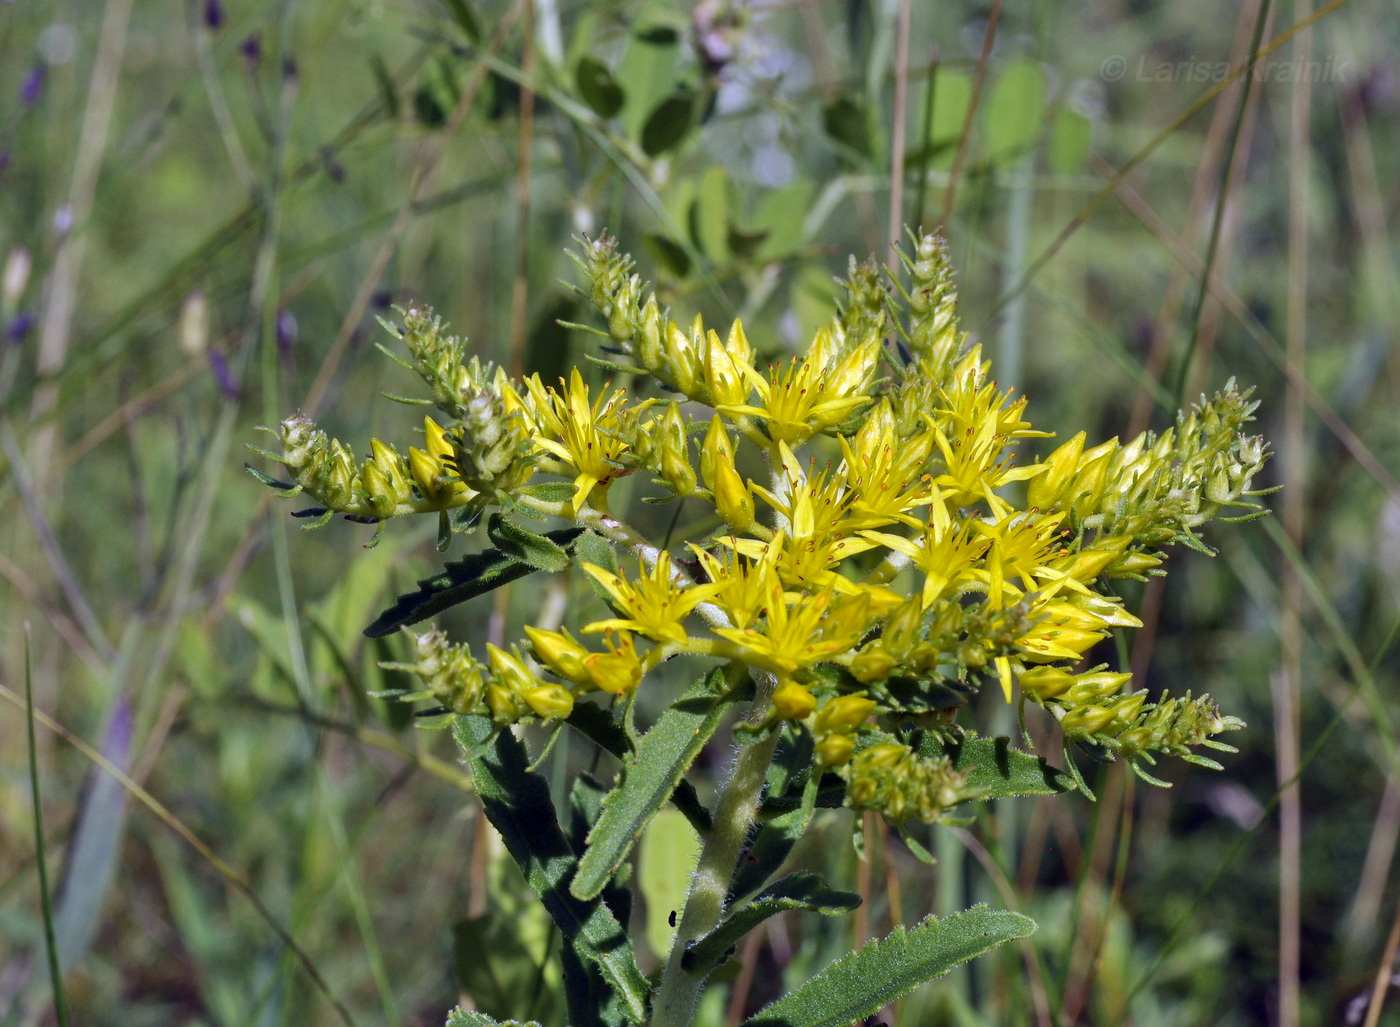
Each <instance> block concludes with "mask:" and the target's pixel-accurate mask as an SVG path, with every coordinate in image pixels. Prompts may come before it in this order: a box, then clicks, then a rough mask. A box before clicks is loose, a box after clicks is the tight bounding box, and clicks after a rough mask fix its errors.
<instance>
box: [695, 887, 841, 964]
mask: <svg viewBox="0 0 1400 1027" xmlns="http://www.w3.org/2000/svg"><path fill="white" fill-rule="evenodd" d="M860 902H861V899H860V896H859V895H857V894H856V893H855V892H849V891H836V890H835V889H832V888H828V887H827V886H826V883H825V882H824V881H823V880H822V879H821V876H820V875H819V874H814V873H811V872H808V871H803V872H801V873H796V874H788V876H786V877H784V878H782V879H781V880H778V881H774V882H773V883H772V884H770V885H769V886H768V887H767V888H764V889H763V891H761V892H759V893H758V894H757V895H756V896H754V899H753V901H752V902H750V903H748V904H747V905H745V906H744V908H743V909H740V910H739V911H738V912H737V913H734V914H733V915H731V916H729V917H727V918H726V919H725V920H724V922H723V923H721V924H720V925H719V926H718V927H716V928H715V929H714V930H713V931H711V932H710V933H709V934H707V935H705V936H704V937H703V938H701V939H700V940H699V941H697V942H695V943H694V944H692V945H690V946H688V947H687V948H686V952H685V956H684V958H683V959H682V962H681V965H682V966H683V967H684V968H685V969H686V970H687V971H688V972H689V973H691V974H692V975H694V976H697V977H703V976H705V975H707V974H709V972H710V971H711V970H713V969H714V968H715V967H717V966H718V965H719V964H720V963H722V962H723V961H724V960H725V958H726V957H727V956H728V954H729V951H730V950H731V949H732V948H734V947H735V946H736V945H738V944H739V940H740V939H741V938H743V937H744V935H746V934H748V933H749V932H750V931H752V930H753V929H754V928H755V927H757V926H758V925H759V924H761V923H763V921H765V920H767V919H768V918H769V917H770V916H776V915H777V914H779V913H782V912H784V911H786V910H789V909H803V910H807V911H808V912H811V913H821V914H822V915H823V916H838V915H840V914H841V913H849V912H850V911H851V910H853V909H855V908H856V907H857V906H859V905H860Z"/></svg>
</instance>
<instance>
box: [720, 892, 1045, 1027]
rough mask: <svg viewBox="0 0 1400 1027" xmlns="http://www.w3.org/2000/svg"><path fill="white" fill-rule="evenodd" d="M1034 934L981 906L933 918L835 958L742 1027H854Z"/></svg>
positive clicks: (1022, 920) (1025, 921)
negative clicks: (925, 986)
mask: <svg viewBox="0 0 1400 1027" xmlns="http://www.w3.org/2000/svg"><path fill="white" fill-rule="evenodd" d="M1034 930H1035V921H1034V920H1032V919H1031V918H1030V917H1026V916H1022V915H1021V914H1020V913H1011V912H1007V911H1005V910H993V909H988V908H987V907H986V906H982V905H978V906H973V907H972V908H971V909H969V910H967V911H965V912H962V913H955V914H954V915H952V916H950V917H947V918H946V919H943V920H936V919H934V918H933V917H929V918H928V919H926V920H924V921H922V922H920V923H919V924H917V925H916V926H914V927H912V928H910V929H909V930H907V931H906V930H904V929H903V928H899V927H897V928H895V930H894V932H893V933H891V934H890V935H888V936H887V937H885V938H882V939H881V940H880V941H875V942H871V943H870V944H869V945H866V946H865V948H863V949H861V950H860V951H859V952H852V953H851V954H850V955H848V956H844V957H842V958H841V959H838V960H837V961H836V962H834V963H832V964H831V965H830V966H828V967H827V968H826V969H825V970H823V971H822V972H821V973H819V974H818V975H817V976H816V977H813V978H812V979H811V980H809V981H807V983H805V984H803V985H801V986H799V987H798V988H797V989H796V990H794V991H791V992H789V993H788V994H786V995H784V996H783V997H782V998H780V999H778V1001H776V1002H774V1003H773V1004H772V1005H771V1006H769V1007H767V1008H766V1009H764V1010H763V1011H762V1012H760V1013H759V1014H758V1015H757V1016H754V1017H752V1018H750V1019H749V1020H746V1021H745V1022H744V1027H849V1025H850V1024H852V1023H854V1022H856V1021H858V1020H862V1019H864V1018H865V1017H867V1016H870V1015H871V1014H873V1013H876V1012H878V1011H879V1010H880V1009H883V1008H884V1007H885V1006H886V1005H888V1004H889V1003H891V1002H893V1001H894V1000H895V999H897V998H899V997H900V996H901V995H905V994H908V993H909V992H910V991H913V990H914V989H915V988H917V987H918V986H919V985H920V984H923V983H924V982H925V981H931V980H933V979H934V978H935V977H941V976H942V975H943V974H945V973H947V972H948V971H949V970H951V969H953V967H955V966H957V965H959V964H960V963H965V962H967V961H968V960H969V959H973V958H975V957H976V956H980V955H982V954H983V953H984V952H988V951H990V950H991V949H994V948H996V947H997V946H998V945H1001V944H1003V943H1005V942H1008V941H1012V940H1014V939H1016V938H1026V937H1029V936H1030V935H1031V933H1032V932H1033V931H1034Z"/></svg>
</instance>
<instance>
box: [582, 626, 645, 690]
mask: <svg viewBox="0 0 1400 1027" xmlns="http://www.w3.org/2000/svg"><path fill="white" fill-rule="evenodd" d="M618 638H619V640H620V642H619V643H618V644H615V643H614V642H613V640H612V637H611V636H609V637H607V638H605V639H603V644H604V645H605V646H607V647H608V651H607V652H605V653H591V654H589V656H588V657H587V658H586V659H585V660H584V661H583V669H584V670H585V671H586V672H587V673H588V677H589V680H591V681H592V682H593V684H595V685H597V686H598V687H599V688H601V689H602V690H603V691H604V692H610V693H612V694H613V695H624V694H626V693H628V692H631V691H633V690H634V689H636V687H637V685H638V684H639V683H640V682H641V680H642V671H643V668H642V661H641V660H640V659H638V658H637V646H636V643H635V642H633V640H632V636H631V635H630V634H628V633H627V632H625V631H623V632H619V634H618Z"/></svg>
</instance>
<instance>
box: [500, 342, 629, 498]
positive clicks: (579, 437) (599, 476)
mask: <svg viewBox="0 0 1400 1027" xmlns="http://www.w3.org/2000/svg"><path fill="white" fill-rule="evenodd" d="M559 384H560V385H561V386H563V387H564V394H563V395H562V396H561V395H560V394H559V393H558V392H556V391H555V390H554V389H552V388H551V389H546V388H545V387H544V385H543V384H542V383H541V382H540V376H539V375H532V376H531V377H529V378H527V379H526V380H525V387H526V390H527V392H528V395H529V402H526V400H525V399H524V398H522V397H521V396H520V394H519V393H517V392H516V391H515V390H514V389H513V388H509V387H508V388H507V389H506V390H505V391H504V395H505V397H506V400H507V404H508V405H509V406H511V407H512V408H513V409H518V410H520V411H521V413H522V415H523V416H524V417H525V419H526V423H527V424H528V425H529V427H530V428H531V429H533V434H534V436H535V438H534V441H535V445H536V447H538V448H539V449H541V450H543V451H544V452H546V453H548V454H550V455H551V456H553V457H555V458H557V459H558V460H559V461H561V462H562V463H563V464H564V465H565V466H567V467H569V468H572V469H573V470H575V471H577V472H578V474H577V476H576V477H575V478H574V499H573V507H574V513H578V511H579V510H580V509H581V508H582V507H583V504H584V503H586V502H587V501H588V497H589V495H590V494H591V493H592V492H593V490H594V488H596V487H598V486H602V488H603V489H604V493H603V495H604V496H606V494H607V493H606V489H607V486H608V484H609V483H611V482H612V481H613V480H614V479H615V478H620V477H622V475H624V474H627V473H628V471H627V470H626V469H625V468H622V467H619V466H618V461H619V460H620V459H621V457H622V456H623V454H625V453H626V452H627V444H626V443H625V442H623V441H622V440H621V439H619V438H617V437H616V435H614V434H612V433H613V432H615V431H616V430H617V429H618V428H619V427H621V422H620V420H619V413H620V411H621V408H622V407H623V405H624V403H625V395H624V393H622V392H620V391H619V392H613V393H609V392H608V391H607V389H606V388H604V390H603V391H602V392H600V393H599V394H598V399H597V400H596V401H595V402H593V404H592V405H591V406H590V405H589V395H588V392H589V390H588V386H587V385H585V384H584V382H583V375H581V374H580V373H579V370H578V368H574V370H573V373H572V374H571V375H570V376H569V381H568V384H567V385H565V383H564V381H563V380H562V379H561V380H560V383H559ZM599 502H600V503H605V500H599Z"/></svg>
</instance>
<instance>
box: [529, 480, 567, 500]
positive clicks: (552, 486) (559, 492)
mask: <svg viewBox="0 0 1400 1027" xmlns="http://www.w3.org/2000/svg"><path fill="white" fill-rule="evenodd" d="M577 491H578V486H576V485H575V484H574V483H573V482H571V481H542V482H540V483H538V484H536V485H526V486H525V487H524V488H522V489H519V490H518V492H519V495H522V496H529V497H530V498H531V499H538V500H540V501H541V502H545V503H571V502H573V499H574V493H575V492H577Z"/></svg>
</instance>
